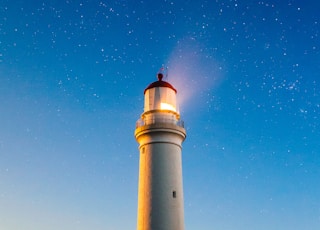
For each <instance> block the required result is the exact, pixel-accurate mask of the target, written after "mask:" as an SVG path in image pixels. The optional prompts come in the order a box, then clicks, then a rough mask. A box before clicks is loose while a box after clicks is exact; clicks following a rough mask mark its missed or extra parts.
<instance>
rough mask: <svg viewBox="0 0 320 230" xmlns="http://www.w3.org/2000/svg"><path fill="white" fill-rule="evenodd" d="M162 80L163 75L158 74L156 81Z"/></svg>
mask: <svg viewBox="0 0 320 230" xmlns="http://www.w3.org/2000/svg"><path fill="white" fill-rule="evenodd" d="M162 78H163V74H162V73H158V80H159V81H162Z"/></svg>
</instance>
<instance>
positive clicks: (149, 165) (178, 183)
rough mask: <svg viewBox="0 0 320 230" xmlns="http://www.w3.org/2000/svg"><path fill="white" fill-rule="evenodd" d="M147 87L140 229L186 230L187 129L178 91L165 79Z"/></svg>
mask: <svg viewBox="0 0 320 230" xmlns="http://www.w3.org/2000/svg"><path fill="white" fill-rule="evenodd" d="M162 78H163V75H162V74H161V73H159V74H158V81H156V82H153V83H152V84H150V85H149V86H148V87H147V88H146V89H145V90H144V112H143V113H142V115H141V118H140V119H139V120H138V121H137V124H136V130H135V138H136V140H137V142H138V143H139V150H140V166H139V191H138V223H137V229H138V230H183V229H184V214H183V186H182V162H181V144H182V142H183V141H184V139H185V138H186V131H185V129H184V126H183V122H182V121H181V120H180V114H179V111H178V109H177V100H176V93H177V90H176V89H175V88H174V87H173V86H172V85H171V84H169V83H168V82H165V81H163V80H162Z"/></svg>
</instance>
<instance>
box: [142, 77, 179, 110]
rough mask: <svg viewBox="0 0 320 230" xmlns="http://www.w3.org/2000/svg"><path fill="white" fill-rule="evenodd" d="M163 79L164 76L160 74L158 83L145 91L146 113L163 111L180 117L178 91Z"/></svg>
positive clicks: (154, 83) (152, 84)
mask: <svg viewBox="0 0 320 230" xmlns="http://www.w3.org/2000/svg"><path fill="white" fill-rule="evenodd" d="M162 78H163V74H161V73H159V74H158V81H156V82H153V83H151V84H150V85H149V86H148V87H147V88H146V89H145V90H144V113H149V112H161V111H163V112H169V113H173V114H175V115H176V116H178V114H179V112H178V107H177V99H176V93H177V90H176V89H175V88H174V87H173V86H172V85H171V84H169V83H168V82H165V81H163V80H162Z"/></svg>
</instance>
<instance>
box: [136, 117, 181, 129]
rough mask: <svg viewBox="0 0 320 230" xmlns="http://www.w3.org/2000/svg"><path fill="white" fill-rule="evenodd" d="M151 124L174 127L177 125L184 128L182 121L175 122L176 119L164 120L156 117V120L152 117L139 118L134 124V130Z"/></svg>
mask: <svg viewBox="0 0 320 230" xmlns="http://www.w3.org/2000/svg"><path fill="white" fill-rule="evenodd" d="M152 124H174V125H177V126H180V127H182V128H184V121H183V120H176V119H172V118H165V117H157V118H155V117H153V118H148V119H146V118H144V119H142V118H140V119H139V120H137V122H136V128H139V127H141V126H144V125H152Z"/></svg>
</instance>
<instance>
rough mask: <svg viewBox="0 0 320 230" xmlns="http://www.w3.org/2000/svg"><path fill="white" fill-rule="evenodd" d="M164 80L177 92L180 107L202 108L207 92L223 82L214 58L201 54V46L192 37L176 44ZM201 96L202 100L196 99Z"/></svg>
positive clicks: (204, 52) (202, 50) (203, 52)
mask: <svg viewBox="0 0 320 230" xmlns="http://www.w3.org/2000/svg"><path fill="white" fill-rule="evenodd" d="M167 66H168V67H167V78H165V80H166V81H168V82H170V83H171V84H172V85H173V86H174V87H175V88H176V89H177V91H178V94H177V97H178V103H179V106H180V108H182V109H189V107H190V106H191V107H192V108H195V104H194V103H192V102H194V101H195V100H196V101H197V104H196V106H199V105H203V104H204V103H205V95H206V92H209V91H210V90H213V89H214V88H216V87H218V86H219V84H220V82H221V81H222V79H223V77H222V73H221V72H222V71H221V69H222V67H221V66H220V65H219V62H218V61H217V60H215V59H214V57H213V53H210V54H209V53H208V52H207V51H204V48H202V45H201V44H199V43H198V42H197V41H196V40H195V39H193V38H185V39H183V40H181V41H179V42H177V45H176V47H175V48H174V49H173V51H172V52H171V55H170V57H169V58H168V64H167ZM199 97H201V98H199Z"/></svg>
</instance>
